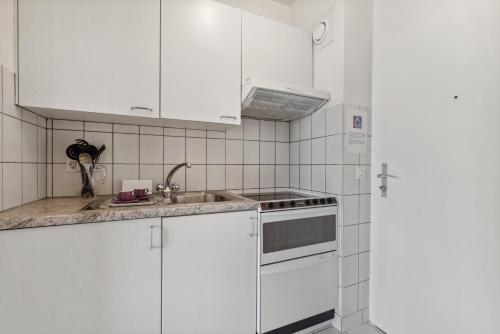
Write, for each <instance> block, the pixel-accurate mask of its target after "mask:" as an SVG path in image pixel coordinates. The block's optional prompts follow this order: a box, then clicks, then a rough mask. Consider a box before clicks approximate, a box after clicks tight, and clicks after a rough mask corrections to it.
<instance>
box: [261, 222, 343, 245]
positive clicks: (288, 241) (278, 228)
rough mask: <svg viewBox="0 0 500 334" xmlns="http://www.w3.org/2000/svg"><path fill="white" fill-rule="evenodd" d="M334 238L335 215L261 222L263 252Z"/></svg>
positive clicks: (322, 241) (312, 243) (318, 242)
mask: <svg viewBox="0 0 500 334" xmlns="http://www.w3.org/2000/svg"><path fill="white" fill-rule="evenodd" d="M335 240H336V216H335V215H329V216H319V217H309V218H301V219H291V220H282V221H275V222H268V223H265V224H263V234H262V241H263V245H262V248H263V249H262V250H263V252H264V254H265V253H272V252H279V251H283V250H287V249H293V248H298V247H304V246H311V245H315V244H320V243H324V242H329V241H335Z"/></svg>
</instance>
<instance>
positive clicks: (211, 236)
mask: <svg viewBox="0 0 500 334" xmlns="http://www.w3.org/2000/svg"><path fill="white" fill-rule="evenodd" d="M256 222H257V221H256V212H255V211H253V212H235V213H220V214H208V215H200V216H189V217H175V218H166V219H164V220H163V228H164V248H163V279H164V283H163V333H164V334H193V333H204V334H235V333H237V334H255V332H256V294H257V292H256V284H257V283H256V276H257V267H256V266H257V264H256V260H257V259H256V258H257V238H256V237H255V236H253V234H254V232H255V231H256Z"/></svg>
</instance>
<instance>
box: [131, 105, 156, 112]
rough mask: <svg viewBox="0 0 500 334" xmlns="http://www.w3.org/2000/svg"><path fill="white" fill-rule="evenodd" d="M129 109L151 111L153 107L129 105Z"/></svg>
mask: <svg viewBox="0 0 500 334" xmlns="http://www.w3.org/2000/svg"><path fill="white" fill-rule="evenodd" d="M130 110H131V111H134V110H146V111H149V112H153V108H148V107H137V106H135V107H130Z"/></svg>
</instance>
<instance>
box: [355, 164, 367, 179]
mask: <svg viewBox="0 0 500 334" xmlns="http://www.w3.org/2000/svg"><path fill="white" fill-rule="evenodd" d="M364 179H365V167H356V180H364Z"/></svg>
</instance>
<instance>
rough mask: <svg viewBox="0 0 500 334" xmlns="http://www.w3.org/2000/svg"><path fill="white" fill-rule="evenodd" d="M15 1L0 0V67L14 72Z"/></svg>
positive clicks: (15, 59) (15, 60)
mask: <svg viewBox="0 0 500 334" xmlns="http://www.w3.org/2000/svg"><path fill="white" fill-rule="evenodd" d="M15 10H16V1H15V0H0V65H4V66H5V67H7V68H8V69H10V70H11V71H14V70H16V67H17V66H16V64H17V53H16V47H15V46H16V42H15V35H16V24H17V23H16V15H15V13H16V12H15Z"/></svg>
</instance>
